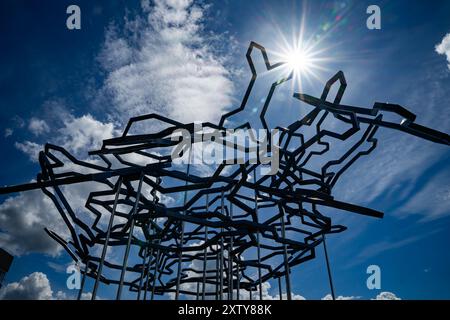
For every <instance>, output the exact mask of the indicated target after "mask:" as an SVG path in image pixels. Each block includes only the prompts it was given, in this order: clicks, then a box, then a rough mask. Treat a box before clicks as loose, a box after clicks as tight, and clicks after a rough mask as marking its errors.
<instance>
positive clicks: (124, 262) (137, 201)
mask: <svg viewBox="0 0 450 320" xmlns="http://www.w3.org/2000/svg"><path fill="white" fill-rule="evenodd" d="M143 180H144V173H143V172H141V177H140V179H139V186H138V190H137V194H136V200H135V203H134V206H133V212H132V214H131V217H130V218H131V224H130V232H129V236H128V242H127V247H126V248H125V256H124V258H123V266H122V271H121V272H120V281H119V288H118V289H117V296H116V300H120V297H121V295H122V287H123V281H124V277H125V272H126V269H127V263H128V255H129V254H130V247H131V240H132V238H133V231H134V220H135V219H134V218H135V217H134V216H135V215H136V212H137V208H138V206H139V199H140V197H141V189H142V181H143Z"/></svg>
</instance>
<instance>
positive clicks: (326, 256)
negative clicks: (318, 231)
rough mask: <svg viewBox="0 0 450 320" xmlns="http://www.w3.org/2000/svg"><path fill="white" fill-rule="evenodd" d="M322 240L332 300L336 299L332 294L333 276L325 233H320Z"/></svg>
mask: <svg viewBox="0 0 450 320" xmlns="http://www.w3.org/2000/svg"><path fill="white" fill-rule="evenodd" d="M322 242H323V250H324V252H325V261H326V263H327V271H328V281H329V282H330V289H331V296H332V297H333V300H336V297H335V295H334V286H333V278H332V277H331V268H330V262H329V261H328V252H327V245H326V243H325V234H322Z"/></svg>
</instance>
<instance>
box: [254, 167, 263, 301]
mask: <svg viewBox="0 0 450 320" xmlns="http://www.w3.org/2000/svg"><path fill="white" fill-rule="evenodd" d="M253 182H254V184H255V216H256V223H259V217H258V193H257V191H256V168H255V169H254V170H253ZM256 249H257V253H258V281H259V300H262V299H263V294H262V281H261V246H260V243H259V230H257V231H256Z"/></svg>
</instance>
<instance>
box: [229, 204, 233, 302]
mask: <svg viewBox="0 0 450 320" xmlns="http://www.w3.org/2000/svg"><path fill="white" fill-rule="evenodd" d="M230 219H231V220H233V204H232V203H231V201H230ZM233 240H234V236H230V246H229V248H230V249H229V250H228V258H229V260H228V269H229V272H228V275H229V276H228V279H229V281H230V282H229V284H228V286H229V288H230V290H229V292H230V295H231V297H230V296H229V297H228V299H229V300H233V281H234V275H233V273H234V272H233V256H232V251H233V242H234V241H233Z"/></svg>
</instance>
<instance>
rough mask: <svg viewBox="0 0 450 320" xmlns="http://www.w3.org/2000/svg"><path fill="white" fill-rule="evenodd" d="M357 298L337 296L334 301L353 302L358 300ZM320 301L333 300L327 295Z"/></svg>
mask: <svg viewBox="0 0 450 320" xmlns="http://www.w3.org/2000/svg"><path fill="white" fill-rule="evenodd" d="M358 298H359V297H355V296H337V297H336V300H355V299H358ZM322 300H333V297H332V296H331V294H330V293H329V294H327V295H326V296H325V297H323V298H322Z"/></svg>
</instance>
